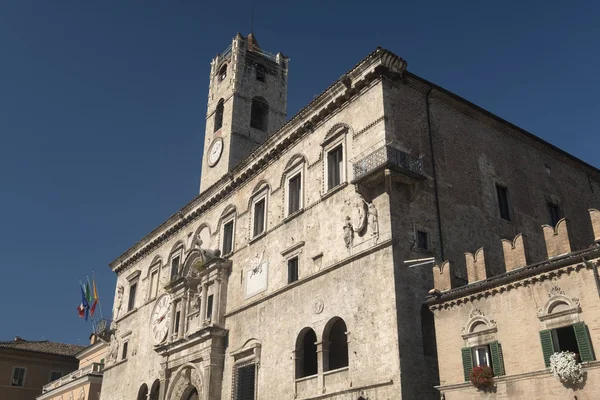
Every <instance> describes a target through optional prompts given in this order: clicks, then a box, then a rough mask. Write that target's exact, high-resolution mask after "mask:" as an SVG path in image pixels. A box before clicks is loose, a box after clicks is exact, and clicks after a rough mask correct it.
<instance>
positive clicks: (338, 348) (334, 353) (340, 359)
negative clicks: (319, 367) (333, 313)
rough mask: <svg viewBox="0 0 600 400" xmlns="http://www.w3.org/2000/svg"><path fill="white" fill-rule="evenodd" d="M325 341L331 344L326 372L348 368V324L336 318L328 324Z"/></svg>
mask: <svg viewBox="0 0 600 400" xmlns="http://www.w3.org/2000/svg"><path fill="white" fill-rule="evenodd" d="M327 325H328V326H327V327H326V328H325V335H323V336H324V338H323V341H324V342H325V343H327V342H328V343H329V359H328V361H329V362H328V365H326V366H325V367H326V368H324V370H325V371H331V370H334V369H338V368H343V367H347V366H348V339H347V337H346V323H345V322H344V320H343V319H341V318H334V319H332V320H331V321H329V323H328V324H327Z"/></svg>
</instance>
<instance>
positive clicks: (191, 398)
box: [187, 389, 198, 400]
mask: <svg viewBox="0 0 600 400" xmlns="http://www.w3.org/2000/svg"><path fill="white" fill-rule="evenodd" d="M187 400H198V391H197V390H196V389H193V390H192V391H191V393H190V395H189V396H188V398H187Z"/></svg>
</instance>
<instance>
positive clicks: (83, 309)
mask: <svg viewBox="0 0 600 400" xmlns="http://www.w3.org/2000/svg"><path fill="white" fill-rule="evenodd" d="M80 287H81V304H79V307H77V312H78V313H79V318H85V320H86V321H87V320H88V311H89V308H90V305H89V303H88V301H87V299H86V298H85V293H84V289H83V284H81V286H80Z"/></svg>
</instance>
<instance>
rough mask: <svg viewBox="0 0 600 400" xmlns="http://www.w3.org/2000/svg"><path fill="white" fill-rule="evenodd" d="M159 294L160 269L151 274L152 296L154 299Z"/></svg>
mask: <svg viewBox="0 0 600 400" xmlns="http://www.w3.org/2000/svg"><path fill="white" fill-rule="evenodd" d="M157 294H158V269H157V270H156V271H152V273H151V274H150V298H151V299H153V298H155V297H156V295H157Z"/></svg>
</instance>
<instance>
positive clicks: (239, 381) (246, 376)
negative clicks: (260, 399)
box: [234, 363, 256, 400]
mask: <svg viewBox="0 0 600 400" xmlns="http://www.w3.org/2000/svg"><path fill="white" fill-rule="evenodd" d="M235 369H236V371H235V386H234V389H235V395H234V399H235V400H254V399H255V397H254V395H255V392H256V364H254V363H252V364H249V365H245V366H243V367H236V368H235Z"/></svg>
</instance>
